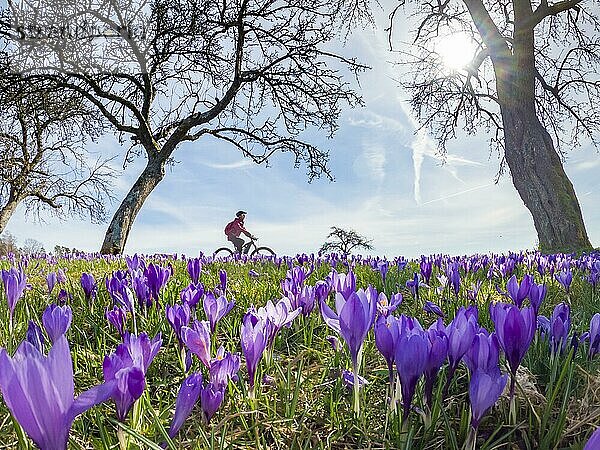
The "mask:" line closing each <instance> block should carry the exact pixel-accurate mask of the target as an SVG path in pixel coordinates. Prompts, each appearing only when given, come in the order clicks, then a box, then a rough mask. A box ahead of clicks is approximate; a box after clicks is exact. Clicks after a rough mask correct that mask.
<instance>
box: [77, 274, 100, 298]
mask: <svg viewBox="0 0 600 450" xmlns="http://www.w3.org/2000/svg"><path fill="white" fill-rule="evenodd" d="M80 283H81V288H82V289H83V293H84V295H85V299H86V300H87V301H88V302H89V301H91V300H93V299H94V298H95V297H96V289H97V284H96V280H95V279H94V276H93V275H92V274H91V273H85V272H84V273H82V274H81V279H80Z"/></svg>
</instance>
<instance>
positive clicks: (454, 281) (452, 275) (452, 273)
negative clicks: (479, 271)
mask: <svg viewBox="0 0 600 450" xmlns="http://www.w3.org/2000/svg"><path fill="white" fill-rule="evenodd" d="M447 276H448V280H450V284H451V285H452V289H453V290H454V296H455V297H456V298H458V293H459V291H460V281H461V280H460V269H459V266H458V263H454V264H451V265H450V266H449V267H448V273H447Z"/></svg>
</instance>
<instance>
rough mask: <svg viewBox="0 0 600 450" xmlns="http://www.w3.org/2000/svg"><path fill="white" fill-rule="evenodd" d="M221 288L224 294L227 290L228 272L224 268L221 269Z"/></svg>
mask: <svg viewBox="0 0 600 450" xmlns="http://www.w3.org/2000/svg"><path fill="white" fill-rule="evenodd" d="M219 289H220V292H221V294H223V295H225V293H226V292H227V272H225V271H224V270H223V269H219Z"/></svg>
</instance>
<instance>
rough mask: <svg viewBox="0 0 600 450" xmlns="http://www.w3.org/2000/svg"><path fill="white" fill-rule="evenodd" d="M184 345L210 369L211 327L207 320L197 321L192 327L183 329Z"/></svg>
mask: <svg viewBox="0 0 600 450" xmlns="http://www.w3.org/2000/svg"><path fill="white" fill-rule="evenodd" d="M181 337H182V341H183V343H184V344H185V345H186V346H187V348H188V349H189V350H190V352H192V353H193V354H194V355H196V356H197V357H198V359H200V361H202V363H203V364H204V365H205V366H206V367H210V325H209V323H208V322H207V321H206V320H202V321H199V320H195V321H194V323H193V324H192V326H191V327H188V326H184V327H182V328H181Z"/></svg>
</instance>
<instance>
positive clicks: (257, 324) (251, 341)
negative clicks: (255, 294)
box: [240, 311, 267, 395]
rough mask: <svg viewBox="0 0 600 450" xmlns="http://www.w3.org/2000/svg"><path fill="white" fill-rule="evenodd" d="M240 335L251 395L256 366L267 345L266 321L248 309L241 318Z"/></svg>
mask: <svg viewBox="0 0 600 450" xmlns="http://www.w3.org/2000/svg"><path fill="white" fill-rule="evenodd" d="M240 336H241V342H242V352H243V353H244V357H245V358H246V367H247V368H248V377H249V379H250V393H251V395H253V393H254V382H255V378H256V376H255V375H256V368H257V367H258V363H259V361H260V359H261V358H262V355H263V353H264V351H265V349H266V347H267V326H266V322H265V321H264V320H263V319H262V318H260V317H258V316H257V315H256V314H254V313H253V312H252V311H249V312H248V313H246V315H245V316H244V318H243V320H242V329H241V334H240Z"/></svg>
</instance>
